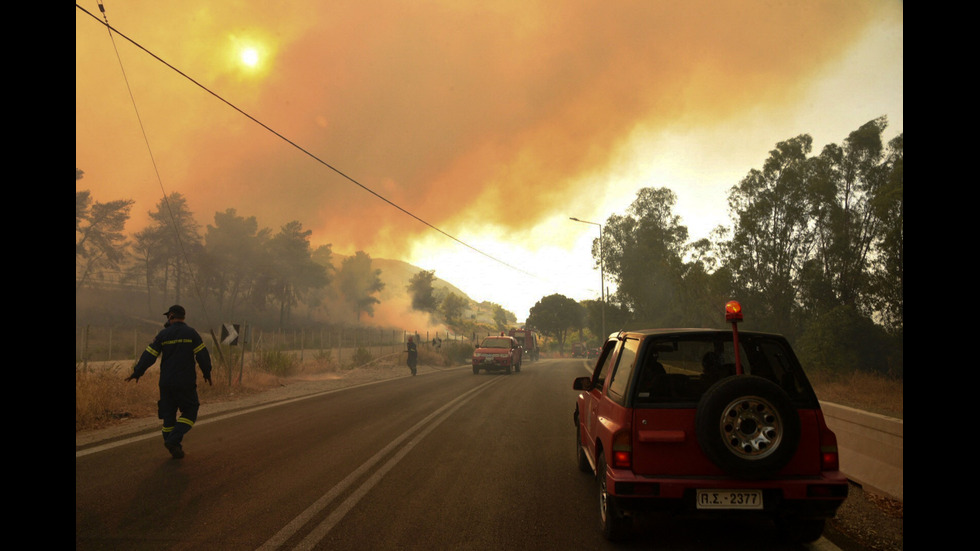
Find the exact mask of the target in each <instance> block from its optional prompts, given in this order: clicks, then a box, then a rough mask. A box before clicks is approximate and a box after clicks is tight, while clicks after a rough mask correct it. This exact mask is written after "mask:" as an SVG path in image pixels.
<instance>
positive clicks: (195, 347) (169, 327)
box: [126, 304, 211, 459]
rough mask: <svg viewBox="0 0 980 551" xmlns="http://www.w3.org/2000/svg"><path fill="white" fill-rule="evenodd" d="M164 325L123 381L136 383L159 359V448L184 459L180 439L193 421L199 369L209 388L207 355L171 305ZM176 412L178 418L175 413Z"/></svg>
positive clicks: (181, 310) (197, 403)
mask: <svg viewBox="0 0 980 551" xmlns="http://www.w3.org/2000/svg"><path fill="white" fill-rule="evenodd" d="M164 315H165V316H167V323H165V324H164V326H163V327H164V329H163V331H160V332H159V333H157V336H156V338H155V339H153V342H152V343H150V345H149V346H147V347H146V350H144V351H143V354H142V355H140V359H139V361H137V362H136V365H134V366H133V374H132V375H130V376H129V377H127V378H126V380H127V381H133V380H135V381H136V382H139V378H140V377H142V376H143V374H144V373H146V370H147V369H149V368H150V367H151V366H152V365H153V364H154V363H156V361H157V358H158V357H160V358H161V359H160V401H159V402H157V407H158V414H159V416H160V419H163V445H164V446H165V447H166V448H167V450H168V451H169V452H170V455H171V456H173V458H174V459H181V458H182V457H184V448H183V446H182V445H181V442H182V441H183V439H184V435H185V434H187V432H188V431H190V430H191V428H192V427H193V426H194V422H195V421H197V411H198V409H199V408H200V405H201V403H200V401H199V400H198V397H197V371H196V370H195V369H194V367H195V363H196V364H197V365H198V366H200V368H201V373H202V374H203V375H204V380H205V381H207V382H208V384H209V385H210V384H211V354H210V352H208V349H207V348H206V347H205V346H204V340H203V339H201V335H200V334H198V332H197V331H196V330H195V329H194V328H193V327H190V326H189V325H187V324H186V323H184V317H185V315H186V312H185V310H184V307H183V306H180V305H179V304H175V305H173V306H171V307H170V309H169V310H167V311H166V313H164ZM178 410H179V411H180V417H177V412H178Z"/></svg>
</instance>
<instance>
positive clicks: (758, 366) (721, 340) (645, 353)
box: [633, 333, 816, 407]
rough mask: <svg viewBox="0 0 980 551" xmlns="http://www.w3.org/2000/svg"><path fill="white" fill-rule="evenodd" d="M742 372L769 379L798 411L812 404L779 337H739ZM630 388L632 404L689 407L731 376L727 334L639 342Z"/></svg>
mask: <svg viewBox="0 0 980 551" xmlns="http://www.w3.org/2000/svg"><path fill="white" fill-rule="evenodd" d="M739 352H740V356H741V362H742V371H743V373H745V374H748V375H755V376H758V377H763V378H765V379H768V380H770V381H772V382H774V383H775V384H777V385H779V386H780V387H782V388H783V390H785V391H786V393H787V394H789V396H790V398H792V399H793V400H794V401H795V402H796V405H797V407H811V406H812V405H814V404H815V403H816V397H815V396H814V394H813V391H812V389H811V388H810V384H809V382H808V381H807V379H806V376H805V375H804V374H803V371H802V369H801V368H800V365H799V362H798V361H797V360H796V356H795V355H793V352H792V350H791V349H790V346H789V344H788V343H787V342H786V341H785V340H784V339H782V338H779V337H774V336H762V335H751V334H742V335H739ZM641 354H642V362H641V363H640V364H639V365H640V368H639V373H638V374H637V376H636V378H635V380H636V383H635V385H634V390H635V392H634V393H633V395H634V403H635V404H636V405H643V404H661V405H663V404H675V405H682V406H683V407H693V406H694V404H696V403H697V402H698V400H700V399H701V395H702V394H704V391H706V390H707V389H708V388H709V387H711V385H713V384H714V383H716V382H718V381H720V380H721V379H724V378H726V377H729V376H732V375H735V347H734V345H733V343H732V338H731V334H730V333H717V334H712V335H703V334H702V335H697V334H692V335H690V336H682V337H678V336H677V335H674V336H672V337H670V338H659V339H658V338H657V337H656V336H651V337H649V338H647V339H646V340H645V341H644V343H643V350H642V352H641Z"/></svg>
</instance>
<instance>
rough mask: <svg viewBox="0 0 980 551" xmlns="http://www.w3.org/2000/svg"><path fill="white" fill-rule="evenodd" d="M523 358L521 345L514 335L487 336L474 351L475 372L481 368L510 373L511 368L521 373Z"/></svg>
mask: <svg viewBox="0 0 980 551" xmlns="http://www.w3.org/2000/svg"><path fill="white" fill-rule="evenodd" d="M522 360H523V353H522V351H521V346H520V345H519V344H518V343H517V340H516V339H515V338H514V337H511V336H509V335H500V336H499V337H487V338H485V339H483V342H481V343H480V346H479V347H477V349H476V350H474V351H473V374H474V375H477V374H479V373H480V370H481V369H483V370H486V371H503V372H504V373H506V374H508V375H510V372H511V370H514V371H516V372H518V373H520V372H521V362H522Z"/></svg>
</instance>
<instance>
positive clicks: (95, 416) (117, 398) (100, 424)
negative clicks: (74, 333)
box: [75, 362, 332, 432]
mask: <svg viewBox="0 0 980 551" xmlns="http://www.w3.org/2000/svg"><path fill="white" fill-rule="evenodd" d="M304 367H305V368H308V369H317V370H319V371H328V370H330V369H332V367H331V366H329V365H322V364H316V363H315V362H310V363H309V364H304ZM157 369H158V367H157V366H154V367H151V368H150V370H149V371H148V372H147V373H146V375H144V376H143V377H141V378H140V380H139V381H126V380H125V379H126V377H127V376H129V374H130V373H132V366H130V365H126V366H125V367H124V366H123V365H122V364H116V363H106V364H97V365H93V364H89V365H87V366H85V367H81V366H76V367H75V431H76V432H78V431H81V430H91V429H100V428H105V427H108V426H111V425H113V424H115V423H118V422H120V421H123V420H126V419H138V418H145V417H151V418H154V417H156V416H157V400H159V398H160V390H159V387H158V385H157V381H158V377H159V371H157ZM303 371H306V369H304V370H303ZM238 375H239V373H238V371H237V370H232V373H231V381H230V382H229V374H228V370H223V369H220V368H217V369H215V370H214V371H213V373H212V382H213V383H214V384H213V386H209V385H208V384H207V383H205V382H204V381H202V380H201V379H200V377H198V386H197V392H198V396H199V397H200V400H201V403H214V402H223V401H227V400H235V399H238V398H241V397H243V396H248V395H252V394H256V393H259V392H263V391H266V390H269V389H270V388H275V387H278V386H282V385H283V384H284V379H283V378H282V377H277V376H275V375H272V374H269V373H266V372H263V371H261V370H255V369H252V368H250V367H249V366H245V369H244V372H243V373H242V378H241V383H239V382H238Z"/></svg>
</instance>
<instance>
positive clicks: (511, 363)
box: [504, 359, 514, 375]
mask: <svg viewBox="0 0 980 551" xmlns="http://www.w3.org/2000/svg"><path fill="white" fill-rule="evenodd" d="M513 368H514V360H513V359H511V361H510V363H509V364H507V369H506V370H504V373H506V374H508V375H510V372H511V371H512V370H513Z"/></svg>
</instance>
